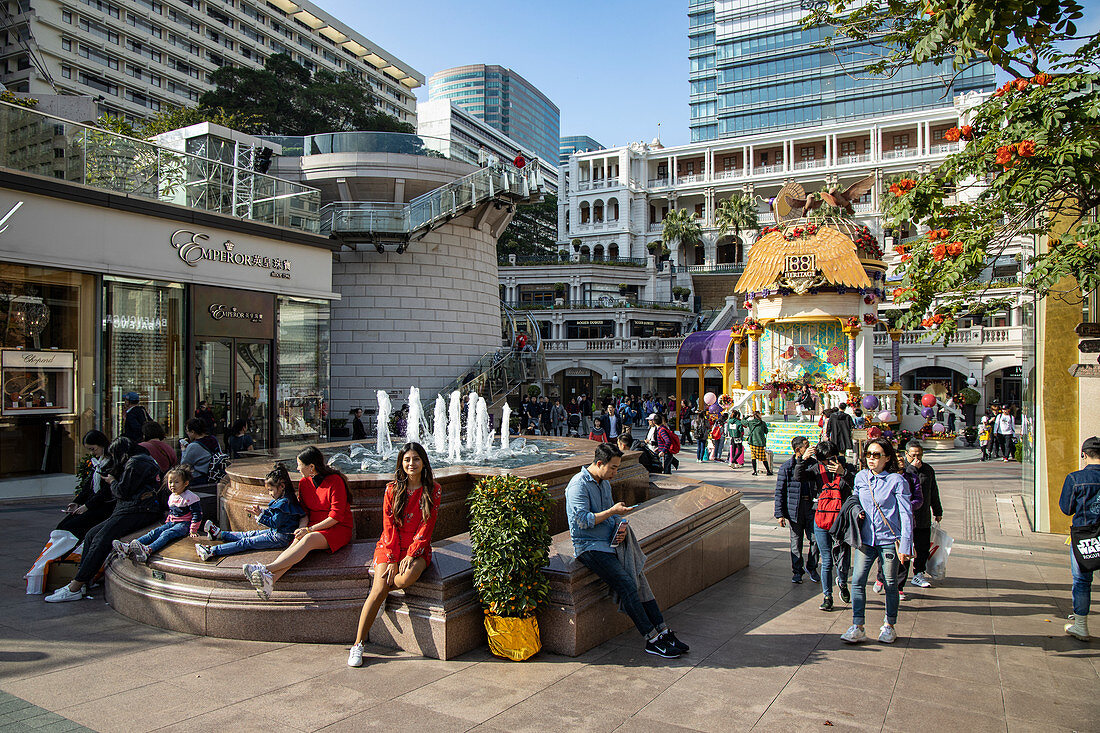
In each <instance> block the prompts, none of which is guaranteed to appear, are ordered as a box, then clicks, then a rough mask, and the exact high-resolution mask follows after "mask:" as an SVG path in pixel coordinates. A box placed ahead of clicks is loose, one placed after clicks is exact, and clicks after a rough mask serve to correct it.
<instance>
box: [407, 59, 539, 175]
mask: <svg viewBox="0 0 1100 733" xmlns="http://www.w3.org/2000/svg"><path fill="white" fill-rule="evenodd" d="M428 98H429V99H433V100H434V99H449V100H451V102H453V103H454V104H455V105H457V106H458V107H461V108H462V109H464V110H466V111H467V112H469V113H471V114H473V115H474V116H476V117H479V118H481V119H482V120H485V122H487V123H488V124H489V125H490V126H491V127H495V128H496V129H498V130H500V131H501V132H503V133H504V134H505V135H507V136H508V137H510V138H512V139H513V140H515V141H516V142H517V143H519V144H520V145H525V146H528V147H530V148H531V149H532V150H533V151H534V152H535V154H536V155H538V156H539V158H541V159H542V160H545V161H550V162H551V165H553V163H552V161H555V160H557V159H558V133H559V130H560V123H561V115H560V114H559V111H558V106H557V105H556V104H554V103H553V102H551V101H550V99H549V98H548V97H547V96H546V95H545V94H543V93H542V92H540V91H539V90H538V89H537V88H536V87H535V86H534V85H533V84H531V82H529V81H527V80H526V79H524V78H523V77H522V76H520V75H519V74H517V73H516V72H514V71H512V70H511V69H508V68H505V67H503V66H497V65H494V64H470V65H468V66H455V67H453V68H450V69H444V70H443V71H437V72H436V73H434V74H432V75H431V77H429V79H428Z"/></svg>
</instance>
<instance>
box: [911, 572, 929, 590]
mask: <svg viewBox="0 0 1100 733" xmlns="http://www.w3.org/2000/svg"><path fill="white" fill-rule="evenodd" d="M909 582H910V583H912V584H913V585H915V586H917V587H918V588H931V587H932V584H931V583H930V582H928V576H927V575H925V574H924V573H917V574H916V575H914V576H913V579H912V580H910V581H909Z"/></svg>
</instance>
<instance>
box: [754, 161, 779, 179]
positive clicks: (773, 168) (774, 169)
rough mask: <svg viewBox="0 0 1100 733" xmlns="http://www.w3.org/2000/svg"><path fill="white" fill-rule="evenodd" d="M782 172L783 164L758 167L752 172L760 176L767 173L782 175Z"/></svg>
mask: <svg viewBox="0 0 1100 733" xmlns="http://www.w3.org/2000/svg"><path fill="white" fill-rule="evenodd" d="M782 171H783V164H782V163H776V164H774V165H758V166H756V167H755V168H753V169H752V172H753V173H755V174H756V175H758V176H761V175H764V174H765V173H781V172H782Z"/></svg>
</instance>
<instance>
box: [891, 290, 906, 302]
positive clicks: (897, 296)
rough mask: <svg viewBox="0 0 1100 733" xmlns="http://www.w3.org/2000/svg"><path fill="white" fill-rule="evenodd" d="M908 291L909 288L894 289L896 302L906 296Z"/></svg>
mask: <svg viewBox="0 0 1100 733" xmlns="http://www.w3.org/2000/svg"><path fill="white" fill-rule="evenodd" d="M907 291H908V288H894V300H897V299H898V298H900V297H902V296H904V295H905V293H906V292H907Z"/></svg>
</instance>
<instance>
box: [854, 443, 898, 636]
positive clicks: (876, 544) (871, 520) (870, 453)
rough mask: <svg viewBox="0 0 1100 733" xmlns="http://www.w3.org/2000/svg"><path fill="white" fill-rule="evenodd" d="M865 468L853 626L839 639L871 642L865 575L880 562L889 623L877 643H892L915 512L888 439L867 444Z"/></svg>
mask: <svg viewBox="0 0 1100 733" xmlns="http://www.w3.org/2000/svg"><path fill="white" fill-rule="evenodd" d="M864 456H865V458H866V459H867V468H865V469H863V470H862V471H860V472H859V473H857V474H856V481H855V493H856V495H858V496H859V503H860V506H862V507H863V513H862V514H861V515H860V536H861V538H862V541H863V544H862V545H861V546H860V547H859V548H858V549H857V550H856V552H854V553H853V555H854V557H853V558H852V561H853V562H852V564H853V566H854V567H853V573H852V625H851V626H850V627H849V628H848V630H847V631H845V632H844V633H843V634H842V635H841V637H840V638H841V640H843V641H845V642H847V643H849V644H856V643H859V642H861V641H863V640H864V639H866V638H867V634H866V633H865V632H864V630H863V622H864V614H865V609H866V606H867V576H868V575H869V574H870V570H871V566H872V565H874V563H875V560H876V559H878V561H879V563H880V564H881V566H882V572H883V575H884V576H885V580H886V619H885V621H884V622H883V624H882V628H880V629H879V635H878V640H879V641H881V642H882V643H884V644H893V643H894V642H895V641H896V640H897V638H898V635H897V633H896V632H895V631H894V624H895V623H897V620H898V568H899V566H900V565H901V563H904V562H905V561H906V560H908V559H909V557H910V556H911V555H912V554H913V507H912V505H911V503H910V498H909V483H908V482H907V481H906V480H905V478H904V477H903V476H902V475H901V473H900V470H901V468H900V466H899V464H898V456H897V453H896V452H895V450H894V445H893V444H892V443H891V442H890V441H889V440H883V439H881V438H876V439H875V440H872V441H870V442H868V443H867V446H866V448H865V452H864Z"/></svg>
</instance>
